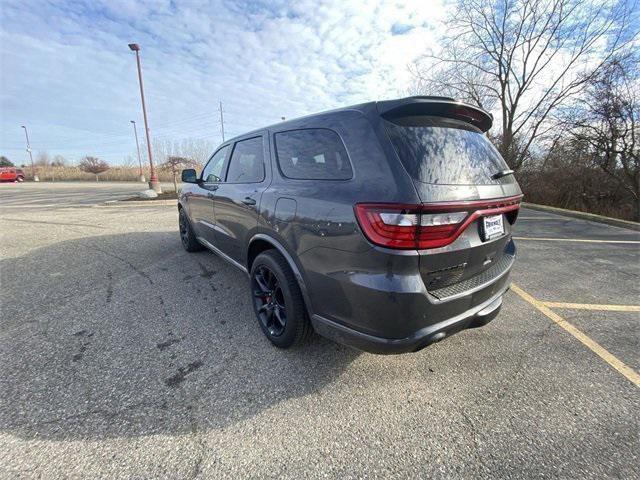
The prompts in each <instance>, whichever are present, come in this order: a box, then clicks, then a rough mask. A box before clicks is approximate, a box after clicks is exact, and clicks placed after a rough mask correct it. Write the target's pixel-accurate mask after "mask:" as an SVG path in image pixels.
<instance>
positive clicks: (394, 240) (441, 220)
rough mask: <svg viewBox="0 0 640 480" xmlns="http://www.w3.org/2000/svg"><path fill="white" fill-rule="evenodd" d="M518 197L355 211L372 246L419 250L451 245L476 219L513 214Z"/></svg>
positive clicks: (370, 205) (371, 206)
mask: <svg viewBox="0 0 640 480" xmlns="http://www.w3.org/2000/svg"><path fill="white" fill-rule="evenodd" d="M521 198H522V196H521V195H519V196H517V197H510V198H505V199H500V200H490V201H485V200H483V201H473V202H455V203H442V204H421V205H399V204H384V203H382V204H381V203H359V204H357V205H356V206H355V212H356V217H357V219H358V223H359V224H360V227H361V228H362V231H363V233H364V234H365V236H366V237H367V238H368V239H369V240H370V241H371V242H372V243H374V244H376V245H380V246H382V247H387V248H397V249H404V250H409V249H418V250H423V249H428V248H439V247H444V246H446V245H449V244H451V243H453V242H454V241H455V239H456V238H458V237H459V236H460V234H462V232H463V231H464V230H465V229H466V228H467V227H468V226H469V224H470V223H471V222H473V221H474V220H475V219H476V218H479V217H482V216H485V215H497V214H500V213H508V212H517V210H518V209H519V208H520V199H521ZM513 218H514V220H515V216H513Z"/></svg>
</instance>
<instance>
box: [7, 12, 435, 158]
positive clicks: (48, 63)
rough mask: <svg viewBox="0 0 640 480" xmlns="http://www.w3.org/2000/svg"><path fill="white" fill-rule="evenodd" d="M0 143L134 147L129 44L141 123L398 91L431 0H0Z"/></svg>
mask: <svg viewBox="0 0 640 480" xmlns="http://www.w3.org/2000/svg"><path fill="white" fill-rule="evenodd" d="M0 8H1V9H2V12H1V15H2V20H1V22H0V25H1V26H0V28H1V32H0V50H1V61H2V65H1V67H2V68H1V72H2V73H1V75H2V91H1V95H2V106H1V115H2V118H1V126H2V132H1V134H2V136H1V138H0V154H2V155H6V156H8V157H9V158H10V159H12V160H14V161H15V162H16V163H18V164H20V163H26V159H27V154H26V152H25V150H24V147H25V145H24V143H25V142H24V133H23V131H22V129H21V128H20V125H27V126H28V128H29V135H30V139H31V145H32V147H33V149H34V151H35V152H38V151H47V152H49V154H50V155H51V156H53V155H55V154H62V155H64V156H66V157H67V158H68V159H69V160H72V161H73V162H77V161H78V159H79V157H80V156H82V155H86V154H91V155H97V156H99V157H101V158H104V159H105V160H107V161H109V162H110V163H114V164H115V163H120V162H122V160H123V157H125V156H127V155H133V154H134V152H135V141H134V139H133V132H132V126H131V124H130V123H129V121H130V120H135V121H136V122H138V125H139V134H142V125H143V120H142V113H141V108H140V95H139V90H138V83H137V77H136V66H135V54H134V53H133V52H131V51H129V49H128V47H127V44H128V43H131V42H137V43H139V44H140V46H141V48H142V50H141V55H142V65H143V74H144V82H145V94H146V97H147V108H148V113H149V122H150V128H151V132H152V136H156V137H159V138H169V139H176V140H177V139H181V138H186V137H193V138H207V139H210V140H211V141H212V142H213V143H217V142H219V141H220V133H219V132H220V128H219V122H218V119H219V113H218V111H217V109H218V102H219V101H222V102H223V105H224V109H225V111H226V113H225V126H226V131H227V132H228V134H229V135H234V134H240V133H242V132H244V131H247V130H250V129H253V128H258V127H261V126H265V125H268V124H270V123H274V122H277V121H278V120H279V119H280V117H282V116H285V117H287V118H293V117H296V116H300V115H304V114H308V113H312V112H317V111H321V110H325V109H329V108H335V107H339V106H345V105H349V104H354V103H359V102H364V101H369V100H377V99H385V98H393V97H399V96H403V95H405V94H406V91H407V88H408V87H409V85H410V77H409V74H408V71H407V64H409V63H410V62H411V61H412V60H413V59H414V58H416V57H417V56H418V55H420V54H421V53H424V52H425V50H426V49H427V48H429V46H430V45H431V46H432V45H433V43H434V42H435V39H436V37H437V34H438V32H439V29H440V28H441V26H440V25H441V23H440V22H441V20H442V18H443V12H444V7H443V6H442V5H441V2H439V1H431V0H429V1H426V0H422V1H421V0H416V1H389V2H387V1H364V0H337V1H333V0H332V1H328V2H321V1H316V0H303V1H291V2H286V1H268V0H258V1H249V2H243V1H222V0H211V1H208V2H207V1H202V2H197V1H179V2H176V1H163V0H145V1H122V0H109V1H104V2H101V1H96V0H93V1H91V0H88V1H68V2H61V1H58V2H56V1H41V0H29V1H24V0H22V1H20V0H2V2H1V6H0Z"/></svg>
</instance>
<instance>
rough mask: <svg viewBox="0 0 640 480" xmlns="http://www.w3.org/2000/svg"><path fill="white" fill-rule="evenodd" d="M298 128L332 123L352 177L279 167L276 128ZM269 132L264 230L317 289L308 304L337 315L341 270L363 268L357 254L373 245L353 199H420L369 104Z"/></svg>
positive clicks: (319, 311)
mask: <svg viewBox="0 0 640 480" xmlns="http://www.w3.org/2000/svg"><path fill="white" fill-rule="evenodd" d="M301 128H328V129H331V130H333V131H335V132H336V133H337V134H338V135H339V136H340V138H341V139H342V141H343V143H344V145H345V149H346V151H347V154H348V156H349V160H350V162H351V165H352V169H353V178H351V179H350V180H296V179H288V178H285V177H284V176H283V175H282V173H281V171H280V169H279V167H278V163H277V155H276V145H277V143H276V142H274V135H275V134H277V133H278V132H281V131H287V130H295V129H301ZM269 134H270V138H271V141H270V144H271V160H272V161H271V165H272V169H273V181H272V183H271V185H270V186H269V187H268V188H267V189H266V190H265V192H264V193H263V195H262V202H261V218H260V224H259V230H260V231H261V233H266V234H268V235H270V236H272V237H274V238H275V239H276V240H278V241H279V242H280V243H281V244H282V245H283V246H284V247H285V248H286V249H287V251H288V252H289V253H290V254H291V255H292V257H293V258H294V259H297V260H296V262H297V264H298V268H299V269H300V272H301V274H302V276H303V278H304V280H305V284H306V285H307V288H308V290H309V291H310V292H311V293H312V295H311V297H312V300H311V302H312V305H310V306H309V308H310V309H311V311H312V312H313V313H317V314H320V315H324V316H327V317H329V318H336V316H337V317H340V316H341V315H340V313H339V311H338V310H339V309H340V308H345V302H344V301H339V300H340V295H339V294H338V293H337V292H339V291H340V289H341V288H342V287H341V282H342V281H343V278H342V276H341V275H340V272H344V271H348V270H352V269H354V268H358V265H357V263H358V262H357V261H355V259H356V258H363V256H362V255H361V254H363V253H365V252H367V251H369V250H371V248H372V247H371V245H370V244H369V243H368V242H367V241H366V240H365V238H364V237H363V235H362V234H361V232H360V228H359V226H358V223H357V221H356V217H355V214H354V210H353V207H354V205H355V203H358V202H403V203H411V202H414V203H415V202H417V201H419V199H418V196H417V194H416V191H415V188H414V186H413V183H412V182H411V179H410V178H409V177H408V175H407V174H406V172H405V171H404V169H403V168H402V166H401V165H399V164H393V163H389V161H388V160H387V157H386V154H385V152H384V150H383V149H382V148H381V145H380V141H379V139H378V137H377V135H376V133H375V132H374V130H373V128H372V125H371V123H370V121H369V119H368V118H367V115H366V112H364V113H363V112H361V111H356V110H348V111H341V112H336V113H329V114H325V115H318V116H314V117H310V118H308V119H300V120H298V121H295V122H286V123H283V124H282V126H281V127H280V128H278V129H271V131H270V132H269ZM279 200H281V201H280V202H278V201H279ZM282 200H284V201H282ZM277 205H278V208H276V206H277ZM283 207H284V208H283ZM292 211H293V214H292ZM352 254H355V255H352ZM366 263H369V262H366ZM389 268H393V266H391V267H390V266H388V265H387V266H385V267H384V268H383V269H382V270H383V271H382V272H381V273H386V274H388V273H389ZM403 268H405V265H403ZM385 269H386V270H385Z"/></svg>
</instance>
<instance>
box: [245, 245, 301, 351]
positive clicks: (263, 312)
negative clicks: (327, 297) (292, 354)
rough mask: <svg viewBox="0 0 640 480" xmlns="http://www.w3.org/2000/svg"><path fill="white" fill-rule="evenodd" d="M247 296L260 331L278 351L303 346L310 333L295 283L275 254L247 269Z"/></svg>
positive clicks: (269, 253)
mask: <svg viewBox="0 0 640 480" xmlns="http://www.w3.org/2000/svg"><path fill="white" fill-rule="evenodd" d="M250 276H251V296H252V302H253V309H254V312H255V314H256V317H257V319H258V323H259V325H260V328H261V329H262V331H263V332H264V334H265V335H266V337H267V338H268V339H269V340H270V341H271V343H273V344H274V345H275V346H276V347H278V348H290V347H293V346H295V345H299V344H301V343H303V342H304V341H305V340H306V339H307V338H309V337H310V336H311V333H312V331H313V329H312V327H311V323H310V322H309V318H308V316H307V312H306V308H305V305H304V299H303V298H302V292H301V291H300V286H299V285H298V281H297V280H296V277H295V275H294V273H293V271H292V270H291V267H289V264H288V263H287V261H286V260H285V259H284V257H283V256H282V255H280V253H278V252H277V251H276V250H267V251H266V252H263V253H261V254H260V255H258V256H257V257H256V259H255V260H254V262H253V265H252V266H251V275H250Z"/></svg>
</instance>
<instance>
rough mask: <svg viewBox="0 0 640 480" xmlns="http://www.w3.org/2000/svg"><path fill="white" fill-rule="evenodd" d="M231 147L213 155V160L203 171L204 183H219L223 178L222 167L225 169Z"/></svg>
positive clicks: (223, 148)
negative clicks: (225, 159) (225, 161)
mask: <svg viewBox="0 0 640 480" xmlns="http://www.w3.org/2000/svg"><path fill="white" fill-rule="evenodd" d="M228 149H229V145H225V146H224V147H222V148H221V149H220V150H218V151H217V152H216V153H214V154H213V157H211V160H209V162H208V163H207V166H206V167H204V170H203V171H202V181H204V182H219V181H220V179H221V178H222V167H224V158H225V156H226V154H227V150H228Z"/></svg>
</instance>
